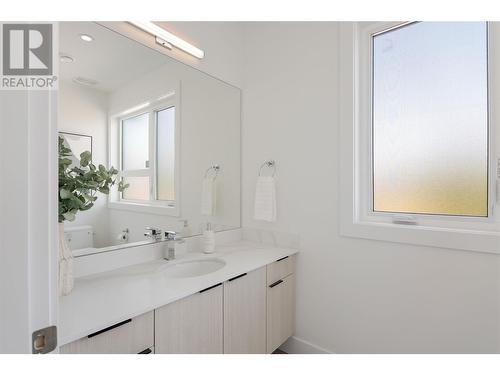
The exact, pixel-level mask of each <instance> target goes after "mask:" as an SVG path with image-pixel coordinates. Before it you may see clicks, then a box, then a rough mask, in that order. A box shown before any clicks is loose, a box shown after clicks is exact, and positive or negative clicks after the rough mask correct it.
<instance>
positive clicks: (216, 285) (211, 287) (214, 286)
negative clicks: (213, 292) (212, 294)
mask: <svg viewBox="0 0 500 375" xmlns="http://www.w3.org/2000/svg"><path fill="white" fill-rule="evenodd" d="M219 285H222V283H218V284H215V285H212V286H209V287H208V288H205V289H202V290H200V291H199V292H198V293H203V292H206V291H207V290H210V289H213V288H217V287H218V286H219Z"/></svg>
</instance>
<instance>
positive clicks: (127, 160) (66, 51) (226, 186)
mask: <svg viewBox="0 0 500 375" xmlns="http://www.w3.org/2000/svg"><path fill="white" fill-rule="evenodd" d="M60 27H61V32H60V38H61V39H60V53H61V58H60V76H61V82H60V93H59V94H60V95H59V97H60V99H59V137H60V142H62V146H63V147H65V148H67V149H69V150H71V151H70V155H69V156H61V155H60V197H59V200H60V216H59V217H60V221H63V222H64V228H65V236H66V238H67V240H68V242H69V246H70V248H71V249H72V250H78V249H89V248H90V249H97V248H103V247H109V246H132V245H137V244H141V243H143V242H144V241H151V239H152V238H154V236H151V233H152V231H161V232H167V231H170V232H176V233H178V234H179V236H182V237H187V236H192V235H197V234H200V233H201V232H202V230H203V229H204V228H206V227H207V226H210V227H212V228H213V229H215V230H216V231H222V230H228V229H234V228H237V227H239V226H240V90H239V89H238V88H235V87H233V86H231V85H229V84H227V83H225V82H222V81H220V80H218V79H215V78H213V77H211V76H209V75H206V74H204V73H202V72H200V71H198V70H196V69H194V68H191V67H189V66H186V65H184V64H182V63H180V62H178V61H176V60H173V59H171V58H169V57H167V56H165V55H163V54H161V53H160V52H158V51H155V50H152V49H150V48H148V47H146V46H144V45H142V44H139V43H137V42H135V41H132V40H130V39H128V38H126V37H124V36H122V35H120V34H117V33H115V32H113V31H111V30H109V29H107V28H105V27H103V26H101V25H98V24H96V23H91V22H63V23H61V25H60ZM82 35H91V36H92V40H91V41H87V40H84V39H82V38H81V36H82ZM60 147H61V145H60ZM60 150H61V148H60ZM87 152H88V153H89V155H87ZM65 158H67V159H69V160H70V161H71V164H70V163H69V161H62V163H63V169H64V170H63V171H62V172H61V160H63V159H65ZM87 159H88V160H87ZM64 163H66V164H67V165H66V164H64ZM72 168H73V169H72ZM93 169H95V171H94V170H93ZM79 170H81V171H79ZM82 171H83V172H82ZM87 172H88V173H87ZM91 172H94V173H93V174H92V173H91ZM115 172H116V173H115ZM61 173H63V174H61ZM106 173H107V174H106ZM61 176H63V177H61ZM108 178H109V180H108ZM78 179H87V180H85V184H84V185H81V184H80V185H78V186H80V187H78V186H77V185H75V184H74V183H73V182H74V181H77V180H78ZM111 181H112V182H113V183H110V182H111ZM62 183H64V186H63V187H61V184H62ZM89 184H90V185H89ZM92 184H100V185H99V187H98V188H97V192H96V194H95V197H94V196H92V197H93V198H92V199H94V198H95V199H94V200H91V201H90V202H84V201H85V200H86V199H90V198H89V197H90V196H91V195H89V194H88V191H87V190H85V189H88V188H89V187H88V186H91V187H92V186H93V185H92ZM82 186H84V187H82ZM61 191H63V193H62V194H61ZM78 200H80V201H81V203H79V202H78ZM87 203H91V204H87ZM80 206H81V207H80ZM88 206H90V208H87V207H88ZM82 207H86V209H82ZM145 234H146V236H145Z"/></svg>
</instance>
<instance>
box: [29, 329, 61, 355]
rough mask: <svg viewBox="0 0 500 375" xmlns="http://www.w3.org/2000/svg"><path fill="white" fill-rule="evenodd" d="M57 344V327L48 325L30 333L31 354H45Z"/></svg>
mask: <svg viewBox="0 0 500 375" xmlns="http://www.w3.org/2000/svg"><path fill="white" fill-rule="evenodd" d="M56 346H57V327H56V326H50V327H46V328H42V329H39V330H38V331H35V332H33V334H32V335H31V352H32V353H33V354H47V353H50V352H51V351H53V350H54V349H55V348H56Z"/></svg>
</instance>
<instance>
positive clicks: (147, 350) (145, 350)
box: [137, 348, 153, 354]
mask: <svg viewBox="0 0 500 375" xmlns="http://www.w3.org/2000/svg"><path fill="white" fill-rule="evenodd" d="M152 352H153V351H152V350H151V349H149V348H147V349H144V350H143V351H142V352H139V353H137V354H151V353H152Z"/></svg>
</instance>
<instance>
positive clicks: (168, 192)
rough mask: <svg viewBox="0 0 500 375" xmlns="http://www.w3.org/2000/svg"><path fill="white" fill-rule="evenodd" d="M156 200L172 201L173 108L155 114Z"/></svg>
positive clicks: (173, 162)
mask: <svg viewBox="0 0 500 375" xmlns="http://www.w3.org/2000/svg"><path fill="white" fill-rule="evenodd" d="M156 147H157V148H156V158H157V195H158V196H157V199H158V200H163V201H172V200H174V198H175V194H174V168H175V108H174V107H170V108H167V109H164V110H161V111H158V112H156Z"/></svg>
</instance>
